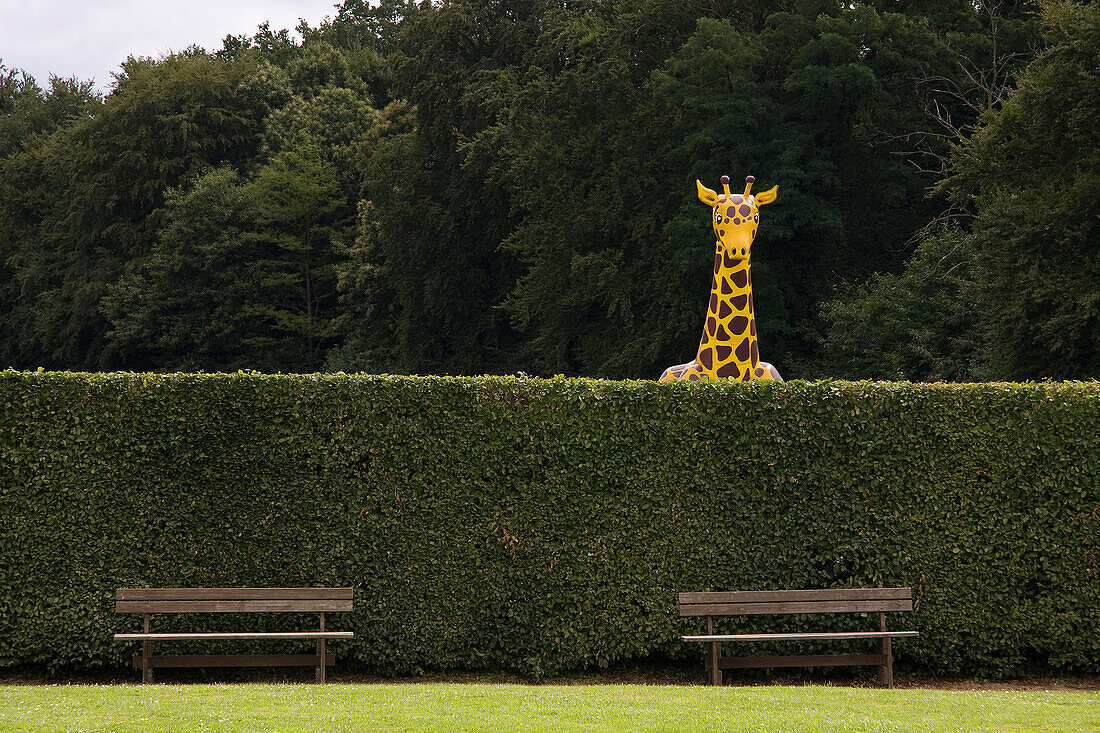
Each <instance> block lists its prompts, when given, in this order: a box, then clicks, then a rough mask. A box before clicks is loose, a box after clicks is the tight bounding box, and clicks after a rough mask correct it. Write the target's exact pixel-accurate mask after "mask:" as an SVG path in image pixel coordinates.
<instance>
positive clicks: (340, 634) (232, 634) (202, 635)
mask: <svg viewBox="0 0 1100 733" xmlns="http://www.w3.org/2000/svg"><path fill="white" fill-rule="evenodd" d="M352 638H355V632H354V631H226V632H224V633H218V632H207V631H199V632H194V633H187V632H180V633H171V632H165V633H151V634H115V640H116V641H184V640H187V639H352Z"/></svg>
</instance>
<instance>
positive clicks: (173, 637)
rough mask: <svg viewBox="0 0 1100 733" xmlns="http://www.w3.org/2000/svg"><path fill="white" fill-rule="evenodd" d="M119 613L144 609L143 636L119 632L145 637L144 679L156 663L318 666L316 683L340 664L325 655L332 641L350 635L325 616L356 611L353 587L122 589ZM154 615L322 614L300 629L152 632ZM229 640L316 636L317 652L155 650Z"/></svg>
mask: <svg viewBox="0 0 1100 733" xmlns="http://www.w3.org/2000/svg"><path fill="white" fill-rule="evenodd" d="M115 610H116V611H117V612H118V613H140V614H143V615H144V617H145V630H144V632H143V633H140V634H115V639H118V640H120V641H140V642H141V643H142V645H141V654H135V655H134V667H135V668H136V669H140V670H141V681H142V682H143V683H146V682H152V681H153V669H154V668H157V667H266V666H271V667H313V666H316V667H317V681H318V682H324V681H325V667H331V666H332V665H333V664H335V658H334V656H333V655H332V654H326V653H325V641H326V640H327V639H351V638H352V637H353V636H354V634H353V633H352V632H350V631H326V630H325V614H326V613H333V612H342V611H350V610H352V589H351V588H119V589H118V590H117V591H116V592H115ZM155 613H318V614H320V617H321V618H320V629H319V630H317V631H295V632H282V631H275V632H245V633H237V632H228V633H209V632H205V633H151V632H150V631H149V617H150V616H151V615H152V614H155ZM194 639H201V640H229V639H311V640H315V641H316V642H317V651H316V653H315V654H233V655H224V654H195V655H184V654H176V655H168V656H159V655H154V654H153V644H154V642H158V641H183V640H194Z"/></svg>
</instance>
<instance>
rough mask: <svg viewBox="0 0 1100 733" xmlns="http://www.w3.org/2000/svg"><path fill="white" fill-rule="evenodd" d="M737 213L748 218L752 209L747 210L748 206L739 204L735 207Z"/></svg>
mask: <svg viewBox="0 0 1100 733" xmlns="http://www.w3.org/2000/svg"><path fill="white" fill-rule="evenodd" d="M737 211H738V212H739V213H740V214H741V216H748V215H749V214H751V213H752V209H750V208H749V205H748V204H741V205H740V206H738V207H737Z"/></svg>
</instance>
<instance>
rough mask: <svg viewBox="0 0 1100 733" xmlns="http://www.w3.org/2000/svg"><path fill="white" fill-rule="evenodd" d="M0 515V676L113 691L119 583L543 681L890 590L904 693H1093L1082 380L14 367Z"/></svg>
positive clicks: (1096, 598)
mask: <svg viewBox="0 0 1100 733" xmlns="http://www.w3.org/2000/svg"><path fill="white" fill-rule="evenodd" d="M0 515H2V517H3V522H2V524H0V664H5V665H14V664H31V665H40V666H43V667H46V668H48V669H51V670H61V669H64V670H83V671H87V670H93V669H97V668H105V667H106V668H117V669H122V668H123V667H124V666H125V665H126V663H127V660H128V658H129V654H131V653H132V652H133V651H134V648H133V646H134V645H126V644H119V643H115V642H114V641H113V640H112V638H111V635H112V634H113V633H114V632H116V631H122V630H129V629H135V628H136V627H137V626H138V619H137V617H134V616H119V615H117V614H115V613H114V600H113V599H114V590H115V589H116V588H118V587H123V586H146V585H148V586H297V585H317V584H322V585H353V586H355V588H356V610H355V611H354V613H352V614H341V615H335V616H334V617H333V619H332V620H331V621H330V624H329V626H330V628H335V629H350V630H354V631H355V632H356V638H355V639H354V640H353V641H350V642H339V643H335V644H333V645H332V646H333V648H334V649H335V651H336V653H337V655H338V657H339V664H340V665H341V668H343V669H348V668H363V669H370V670H375V671H384V672H390V673H410V672H417V671H420V670H426V669H438V670H443V669H464V670H478V669H507V670H513V671H518V672H521V673H524V674H528V675H532V676H535V677H538V676H541V675H545V674H553V673H559V672H562V671H567V670H575V669H580V668H585V667H590V666H602V665H606V664H609V663H612V662H617V661H620V660H631V659H641V658H645V657H659V658H668V657H672V658H676V657H701V654H702V649H701V648H700V647H701V646H702V645H685V644H683V643H681V642H680V641H679V636H680V634H682V633H685V632H689V631H695V630H698V628H699V621H698V620H697V619H696V620H692V619H687V620H681V619H680V618H679V617H678V616H677V613H676V593H677V591H680V590H700V589H704V588H711V589H775V588H780V589H785V588H806V587H811V588H813V587H845V586H866V585H885V586H892V585H908V586H912V587H913V588H914V593H915V596H916V598H917V610H916V612H914V613H912V614H895V615H893V616H892V617H891V619H890V624H891V627H892V628H901V627H902V626H905V627H909V628H915V629H917V630H919V631H920V632H921V637H920V639H917V640H903V641H901V642H899V643H897V644H896V645H895V650H896V653H897V658H898V664H899V668H900V670H901V671H902V672H905V671H910V672H917V673H935V674H963V675H973V674H979V675H988V676H1013V675H1020V674H1035V673H1044V672H1062V671H1076V672H1092V673H1095V672H1097V671H1100V618H1098V616H1097V608H1100V562H1098V558H1097V543H1098V539H1100V516H1098V515H1100V385H1097V384H1096V383H1087V384H1085V383H1064V384H984V385H947V384H934V385H927V384H908V383H865V382H859V383H844V382H821V383H798V382H795V383H787V384H766V383H754V384H740V383H732V382H723V383H691V384H668V385H660V384H657V383H654V382H609V381H595V380H577V379H562V378H557V379H552V380H542V379H528V378H518V377H481V378H432V377H393V376H349V375H342V374H341V375H293V376H291V375H288V376H271V375H260V374H231V375H222V374H171V375H151V374H97V375H91V374H70V373H46V372H38V373H21V372H12V371H8V372H3V373H0ZM315 621H316V619H315V618H314V619H312V620H309V619H298V618H289V619H288V618H277V617H273V616H258V617H252V618H242V617H238V616H234V617H228V618H205V619H203V618H198V619H196V618H194V617H192V618H188V619H176V620H175V621H174V623H173V622H161V621H155V622H154V629H156V628H161V629H165V630H167V629H168V628H183V627H190V628H219V629H232V628H242V629H243V628H247V627H252V626H254V625H256V624H257V623H258V624H261V625H263V626H264V627H266V628H289V627H293V626H295V625H298V624H302V623H303V622H305V623H315ZM872 621H873V619H858V618H851V617H844V616H841V617H827V618H822V617H817V618H807V617H789V618H785V619H773V620H766V619H759V618H750V619H743V620H739V621H732V622H727V623H726V624H725V625H724V626H723V628H725V629H729V630H734V629H765V628H787V629H809V628H815V629H816V628H821V627H828V628H836V629H842V628H847V629H851V628H857V627H861V626H862V627H863V628H866V627H867V625H869V624H870V623H872ZM176 648H177V649H180V648H183V647H176ZM203 649H204V651H208V652H209V651H214V650H212V649H211V648H210V646H209V645H207V646H206V647H204V648H203ZM777 649H781V650H782V651H784V652H790V651H792V648H791V647H790V646H785V647H777ZM758 651H764V650H763V649H760V650H758ZM700 670H701V665H700ZM701 673H702V672H700V674H701Z"/></svg>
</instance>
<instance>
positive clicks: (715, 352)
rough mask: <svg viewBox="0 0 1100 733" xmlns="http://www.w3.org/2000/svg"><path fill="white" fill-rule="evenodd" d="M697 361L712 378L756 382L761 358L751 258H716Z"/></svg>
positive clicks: (721, 255) (722, 256)
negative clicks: (757, 366)
mask: <svg viewBox="0 0 1100 733" xmlns="http://www.w3.org/2000/svg"><path fill="white" fill-rule="evenodd" d="M695 360H696V362H697V363H698V364H700V365H701V366H702V367H703V370H704V372H705V373H706V374H707V375H709V376H711V377H717V378H724V377H730V378H733V379H744V380H748V379H751V378H752V374H753V371H754V369H755V368H756V365H757V363H758V362H759V360H760V357H759V354H758V350H757V346H756V321H755V319H754V318H753V312H752V275H751V273H750V271H749V260H748V258H745V259H742V260H737V261H734V260H732V259H730V258H729V257H726V256H724V255H723V254H722V253H721V252H719V253H718V254H716V255H715V257H714V279H713V280H712V281H711V290H710V308H709V310H708V311H707V322H706V324H705V325H704V326H703V338H702V339H700V341H699V352H698V354H697V355H696V357H695Z"/></svg>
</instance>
